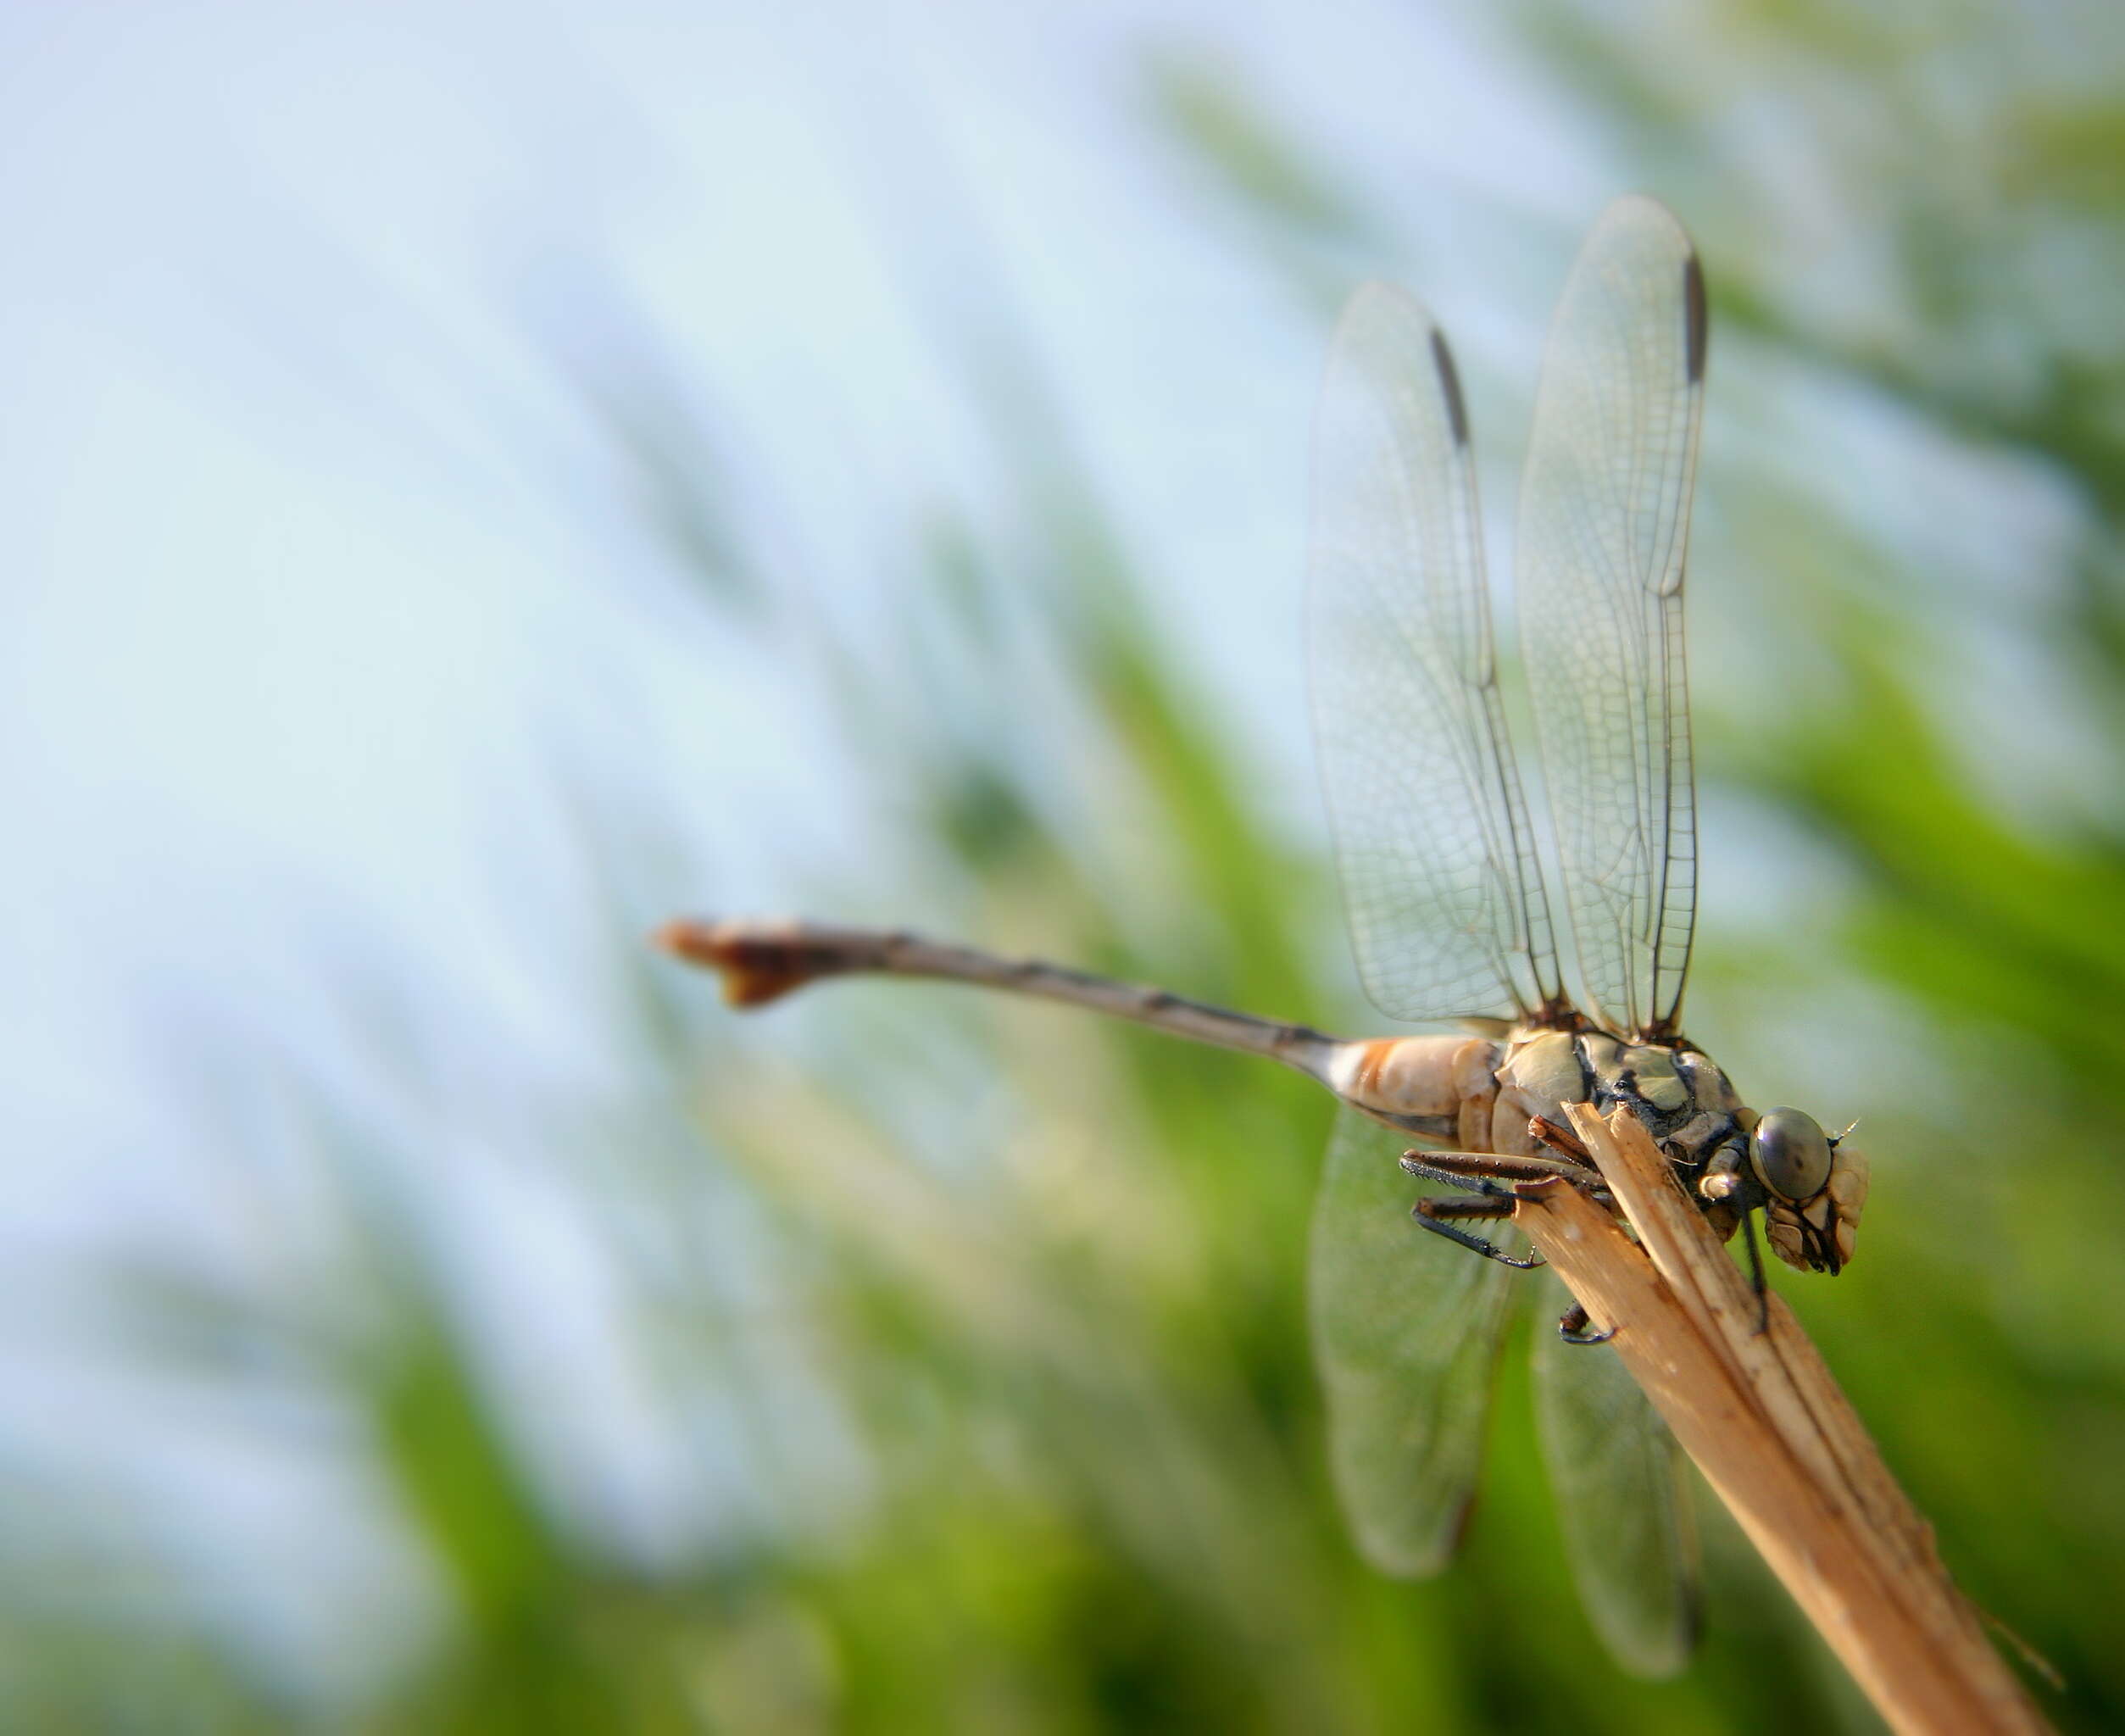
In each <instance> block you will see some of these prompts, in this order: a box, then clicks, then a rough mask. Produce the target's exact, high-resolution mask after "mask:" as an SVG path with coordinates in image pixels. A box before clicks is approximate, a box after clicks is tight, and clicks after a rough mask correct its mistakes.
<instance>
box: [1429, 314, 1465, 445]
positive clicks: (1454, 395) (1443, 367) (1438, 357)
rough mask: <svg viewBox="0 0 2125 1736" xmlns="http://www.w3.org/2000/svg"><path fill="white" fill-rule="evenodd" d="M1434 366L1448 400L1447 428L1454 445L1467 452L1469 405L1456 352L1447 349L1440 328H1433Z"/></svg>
mask: <svg viewBox="0 0 2125 1736" xmlns="http://www.w3.org/2000/svg"><path fill="white" fill-rule="evenodd" d="M1431 339H1432V367H1433V368H1434V369H1435V370H1437V371H1438V388H1439V390H1440V392H1443V393H1444V394H1445V398H1446V421H1447V426H1449V428H1451V429H1452V430H1453V433H1454V444H1455V445H1456V446H1458V447H1460V448H1462V449H1463V450H1466V448H1467V446H1468V405H1467V403H1466V402H1465V401H1464V400H1463V398H1462V397H1461V376H1460V372H1459V371H1458V370H1456V369H1455V366H1454V352H1453V351H1452V350H1450V349H1449V348H1447V345H1446V334H1445V333H1444V331H1440V330H1439V329H1438V326H1436V325H1434V326H1432V328H1431Z"/></svg>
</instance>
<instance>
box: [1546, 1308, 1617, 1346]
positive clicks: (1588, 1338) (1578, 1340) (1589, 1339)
mask: <svg viewBox="0 0 2125 1736" xmlns="http://www.w3.org/2000/svg"><path fill="white" fill-rule="evenodd" d="M1593 1324H1594V1321H1593V1319H1592V1317H1591V1316H1588V1313H1587V1310H1586V1308H1585V1306H1584V1305H1583V1304H1581V1303H1577V1302H1574V1303H1573V1304H1572V1305H1571V1306H1570V1307H1569V1308H1567V1309H1566V1310H1565V1311H1564V1313H1563V1315H1562V1316H1560V1318H1559V1320H1558V1321H1557V1336H1558V1337H1559V1338H1562V1339H1563V1340H1564V1341H1565V1343H1566V1344H1607V1343H1608V1341H1609V1340H1610V1338H1614V1337H1615V1336H1616V1328H1615V1327H1610V1328H1609V1329H1608V1330H1607V1331H1606V1332H1605V1333H1590V1332H1588V1330H1587V1328H1588V1327H1590V1326H1592V1325H1593Z"/></svg>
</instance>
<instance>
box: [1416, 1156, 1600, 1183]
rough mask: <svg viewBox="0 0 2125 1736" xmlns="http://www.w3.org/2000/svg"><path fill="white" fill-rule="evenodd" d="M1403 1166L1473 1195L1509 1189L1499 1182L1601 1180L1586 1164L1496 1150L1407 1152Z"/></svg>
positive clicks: (1428, 1178)
mask: <svg viewBox="0 0 2125 1736" xmlns="http://www.w3.org/2000/svg"><path fill="white" fill-rule="evenodd" d="M1402 1167H1403V1168H1404V1169H1405V1170H1407V1171H1409V1172H1410V1174H1411V1175H1413V1176H1422V1177H1425V1178H1426V1179H1427V1180H1428V1181H1433V1182H1447V1183H1449V1185H1450V1186H1453V1187H1456V1188H1462V1189H1464V1190H1466V1192H1468V1193H1471V1194H1499V1193H1503V1192H1504V1191H1505V1189H1504V1188H1500V1187H1499V1185H1498V1183H1499V1182H1548V1181H1554V1180H1556V1179H1559V1178H1561V1179H1563V1180H1565V1181H1567V1182H1571V1183H1572V1184H1573V1185H1574V1186H1576V1187H1580V1188H1589V1187H1594V1186H1598V1185H1599V1181H1600V1177H1599V1173H1598V1172H1597V1171H1594V1169H1593V1168H1592V1167H1590V1166H1588V1165H1586V1164H1583V1163H1571V1162H1567V1161H1565V1160H1562V1159H1559V1158H1554V1157H1507V1156H1505V1155H1501V1154H1499V1153H1498V1152H1494V1151H1405V1152H1404V1153H1403V1154H1402ZM1471 1184H1478V1185H1471ZM1480 1184H1488V1185H1480Z"/></svg>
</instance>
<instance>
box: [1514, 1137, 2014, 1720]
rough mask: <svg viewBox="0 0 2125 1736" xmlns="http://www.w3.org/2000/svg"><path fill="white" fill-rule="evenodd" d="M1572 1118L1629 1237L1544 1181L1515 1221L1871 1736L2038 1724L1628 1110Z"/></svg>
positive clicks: (1871, 1464)
mask: <svg viewBox="0 0 2125 1736" xmlns="http://www.w3.org/2000/svg"><path fill="white" fill-rule="evenodd" d="M1570 1113H1571V1122H1572V1126H1573V1127H1574V1129H1575V1130H1576V1131H1577V1133H1578V1135H1579V1138H1581V1139H1582V1140H1583V1141H1584V1142H1585V1143H1586V1146H1587V1149H1588V1150H1590V1151H1591V1152H1592V1153H1593V1154H1594V1160H1595V1162H1596V1163H1597V1164H1599V1166H1600V1169H1601V1173H1602V1174H1603V1176H1604V1177H1606V1178H1607V1181H1608V1184H1609V1187H1610V1189H1611V1190H1612V1191H1613V1192H1614V1193H1615V1194H1616V1199H1617V1200H1618V1201H1619V1202H1620V1203H1621V1205H1622V1209H1623V1211H1624V1213H1625V1215H1626V1216H1627V1217H1628V1218H1629V1220H1630V1222H1631V1226H1632V1227H1633V1229H1634V1230H1636V1231H1637V1232H1638V1242H1637V1243H1633V1241H1632V1240H1631V1239H1630V1238H1629V1237H1627V1235H1625V1234H1624V1233H1623V1232H1622V1229H1621V1228H1620V1227H1618V1226H1617V1225H1616V1222H1615V1221H1614V1220H1613V1219H1612V1218H1610V1216H1607V1215H1606V1214H1605V1212H1604V1211H1603V1210H1601V1209H1600V1208H1599V1206H1597V1205H1594V1202H1593V1201H1591V1200H1590V1199H1588V1197H1587V1196H1586V1195H1585V1194H1583V1193H1582V1192H1581V1191H1579V1190H1578V1189H1577V1188H1572V1187H1571V1186H1569V1185H1567V1184H1566V1183H1564V1182H1534V1183H1530V1184H1527V1185H1523V1186H1522V1187H1521V1188H1520V1190H1519V1192H1520V1196H1521V1204H1520V1206H1519V1208H1518V1210H1517V1212H1516V1219H1517V1221H1518V1222H1519V1223H1520V1224H1521V1227H1523V1228H1524V1229H1525V1230H1526V1231H1527V1233H1528V1234H1529V1236H1531V1237H1532V1238H1533V1240H1534V1243H1535V1245H1536V1246H1537V1247H1538V1248H1539V1249H1541V1250H1542V1253H1543V1255H1544V1258H1546V1259H1547V1260H1549V1263H1550V1264H1551V1265H1552V1266H1555V1267H1556V1269H1557V1271H1558V1273H1559V1275H1560V1277H1562V1278H1563V1279H1564V1281H1565V1283H1566V1284H1567V1285H1569V1286H1570V1287H1571V1293H1572V1294H1573V1295H1575V1296H1576V1297H1577V1298H1578V1299H1579V1301H1580V1302H1581V1303H1582V1304H1583V1305H1584V1306H1585V1307H1586V1309H1587V1311H1588V1313H1589V1314H1591V1315H1592V1316H1594V1321H1595V1323H1596V1324H1597V1325H1599V1326H1601V1327H1613V1328H1614V1329H1615V1333H1616V1338H1615V1344H1614V1348H1615V1349H1616V1354H1617V1355H1620V1356H1622V1359H1623V1362H1624V1366H1626V1367H1627V1368H1628V1369H1629V1370H1630V1372H1631V1375H1632V1377H1633V1378H1634V1379H1635V1380H1636V1381H1637V1382H1638V1384H1639V1386H1641V1387H1642V1388H1644V1391H1645V1394H1646V1396H1647V1397H1648V1398H1649V1399H1651V1400H1652V1403H1653V1405H1654V1406H1655V1409H1657V1410H1658V1411H1660V1413H1661V1416H1663V1417H1665V1418H1666V1422H1667V1425H1668V1427H1670V1428H1671V1429H1672V1430H1673V1431H1674V1433H1675V1438H1676V1439H1677V1440H1678V1441H1680V1442H1681V1443H1682V1444H1683V1450H1684V1451H1686V1452H1687V1453H1688V1455H1690V1457H1691V1458H1692V1459H1694V1461H1696V1462H1697V1467H1698V1469H1699V1470H1700V1471H1702V1472H1704V1473H1705V1480H1706V1481H1707V1482H1708V1483H1711V1486H1712V1488H1713V1489H1714V1490H1715V1491H1716V1493H1717V1494H1718V1496H1719V1498H1720V1499H1721V1500H1722V1501H1724V1502H1725V1503H1726V1504H1727V1508H1728V1510H1729V1511H1731V1512H1732V1513H1733V1516H1734V1517H1735V1518H1736V1519H1738V1521H1740V1522H1741V1527H1742V1529H1743V1530H1744V1531H1745V1532H1747V1533H1749V1537H1750V1540H1751V1541H1752V1542H1754V1543H1755V1545H1756V1548H1757V1549H1758V1550H1760V1551H1761V1553H1762V1555H1763V1557H1764V1559H1765V1560H1766V1561H1768V1562H1769V1563H1770V1564H1771V1568H1772V1572H1775V1573H1776V1574H1777V1576H1778V1577H1779V1578H1780V1579H1781V1580H1783V1582H1784V1583H1785V1586H1786V1589H1787V1590H1788V1591H1789V1592H1791V1593H1792V1594H1793V1597H1794V1601H1795V1602H1797V1603H1798V1604H1799V1605H1800V1608H1801V1610H1802V1611H1803V1612H1804V1613H1805V1615H1806V1616H1807V1617H1808V1619H1809V1620H1810V1621H1811V1622H1814V1623H1815V1625H1816V1628H1817V1629H1818V1630H1819V1631H1820V1632H1821V1633H1822V1637H1823V1638H1824V1639H1826V1640H1827V1641H1828V1642H1829V1644H1830V1647H1831V1649H1832V1650H1833V1651H1835V1652H1836V1653H1837V1655H1838V1656H1839V1658H1841V1659H1842V1660H1844V1665H1845V1667H1846V1668H1847V1669H1849V1670H1850V1671H1851V1672H1852V1674H1853V1677H1854V1678H1855V1679H1856V1680H1857V1681H1858V1683H1859V1684H1860V1686H1861V1689H1864V1690H1865V1692H1866V1695H1867V1697H1868V1698H1869V1699H1870V1700H1872V1701H1873V1702H1874V1705H1875V1707H1876V1709H1877V1710H1878V1711H1880V1712H1881V1714H1882V1716H1883V1717H1884V1718H1885V1719H1887V1720H1888V1721H1889V1724H1890V1726H1891V1727H1892V1728H1895V1729H1897V1730H1900V1731H1908V1732H1928V1733H1936V1732H1959V1733H1960V1732H1964V1731H2041V1730H2044V1729H2048V1728H2050V1727H2049V1726H2048V1725H2047V1724H2046V1723H2045V1722H2044V1719H2043V1717H2041V1716H2040V1715H2039V1712H2038V1711H2037V1709H2036V1706H2035V1705H2034V1704H2033V1701H2032V1700H2030V1698H2029V1696H2028V1694H2027V1693H2025V1692H2024V1691H2023V1689H2022V1684H2021V1683H2020V1682H2019V1681H2017V1679H2016V1678H2015V1677H2014V1675H2013V1674H2012V1673H2011V1672H2010V1671H2009V1669H2008V1668H2007V1666H2006V1665H2005V1662H2004V1661H2002V1659H2001V1658H2000V1655H1999V1653H1998V1652H1996V1651H1995V1650H1994V1649H1993V1646H1992V1644H1991V1642H1990V1640H1989V1638H1988V1637H1987V1635H1986V1633H1985V1629H1984V1625H1983V1620H1982V1618H1981V1617H1980V1616H1979V1615H1978V1611H1977V1609H1976V1607H1975V1606H1974V1605H1972V1604H1971V1603H1970V1601H1969V1600H1967V1599H1966V1598H1965V1597H1964V1596H1963V1594H1961V1592H1960V1591H1958V1590H1957V1589H1955V1583H1954V1581H1953V1580H1951V1579H1950V1577H1949V1576H1948V1572H1947V1570H1946V1568H1944V1566H1942V1565H1941V1561H1940V1557H1939V1554H1938V1553H1937V1552H1936V1551H1935V1550H1934V1547H1933V1529H1932V1527H1930V1526H1929V1525H1928V1524H1927V1522H1925V1521H1924V1520H1923V1519H1922V1518H1920V1517H1919V1516H1918V1514H1917V1512H1916V1511H1915V1510H1914V1509H1913V1508H1912V1506H1911V1503H1910V1501H1909V1500H1907V1499H1906V1498H1905V1494H1904V1492H1903V1491H1902V1490H1901V1489H1900V1488H1898V1487H1897V1486H1896V1483H1895V1479H1894V1478H1893V1477H1891V1476H1890V1475H1889V1470H1888V1467H1887V1466H1884V1465H1883V1463H1882V1459H1881V1455H1880V1454H1879V1453H1878V1452H1877V1450H1876V1449H1875V1446H1874V1444H1873V1442H1872V1440H1871V1439H1870V1438H1868V1436H1867V1433H1866V1429H1865V1428H1864V1427H1861V1423H1860V1420H1859V1418H1858V1416H1856V1415H1855V1413H1854V1411H1853V1410H1852V1407H1851V1405H1850V1404H1848V1403H1847V1402H1846V1400H1845V1398H1844V1394H1843V1393H1841V1392H1839V1390H1838V1386H1837V1383H1836V1382H1835V1381H1833V1379H1832V1378H1831V1377H1830V1372H1829V1371H1828V1369H1827V1368H1826V1367H1825V1366H1823V1363H1822V1358H1821V1357H1820V1356H1819V1355H1817V1354H1816V1349H1815V1346H1814V1345H1813V1344H1811V1343H1810V1342H1809V1340H1808V1338H1807V1335H1806V1334H1805V1333H1803V1332H1802V1331H1801V1330H1800V1326H1799V1325H1798V1324H1797V1323H1796V1322H1795V1321H1794V1318H1793V1316H1792V1315H1791V1313H1789V1312H1788V1310H1787V1309H1786V1307H1785V1305H1784V1304H1783V1302H1782V1301H1780V1300H1779V1299H1778V1298H1777V1296H1775V1295H1774V1296H1772V1297H1771V1298H1770V1299H1769V1301H1770V1320H1769V1324H1768V1326H1767V1327H1763V1328H1761V1329H1760V1327H1759V1324H1758V1322H1759V1318H1760V1316H1759V1310H1758V1302H1757V1298H1756V1294H1755V1290H1754V1289H1753V1288H1751V1286H1750V1283H1749V1282H1748V1280H1747V1279H1746V1278H1745V1277H1743V1275H1742V1273H1741V1271H1739V1269H1738V1267H1737V1266H1736V1265H1735V1264H1734V1262H1733V1260H1732V1259H1731V1258H1730V1257H1729V1256H1728V1255H1727V1251H1726V1249H1724V1247H1722V1245H1721V1244H1720V1242H1719V1240H1718V1238H1716V1236H1715V1235H1714V1234H1713V1232H1712V1231H1711V1228H1710V1227H1709V1226H1708V1225H1707V1224H1706V1222H1705V1215H1704V1213H1703V1212H1702V1211H1701V1210H1699V1209H1698V1207H1697V1206H1696V1205H1694V1204H1693V1203H1692V1202H1691V1200H1690V1199H1689V1197H1688V1195H1687V1194H1684V1193H1683V1190H1682V1188H1681V1187H1680V1186H1678V1185H1677V1182H1676V1181H1675V1179H1674V1177H1673V1174H1672V1171H1671V1169H1670V1167H1669V1166H1668V1164H1667V1163H1666V1160H1664V1159H1663V1158H1662V1157H1661V1155H1660V1153H1659V1151H1658V1150H1657V1149H1655V1147H1654V1144H1653V1141H1652V1138H1651V1137H1650V1136H1649V1134H1648V1133H1647V1132H1646V1131H1645V1129H1644V1127H1642V1126H1641V1125H1640V1124H1639V1123H1638V1121H1636V1120H1635V1119H1634V1118H1633V1116H1631V1115H1630V1114H1629V1113H1628V1112H1627V1110H1618V1111H1617V1112H1616V1114H1614V1115H1613V1116H1609V1117H1607V1118H1606V1119H1604V1118H1603V1117H1602V1116H1600V1115H1599V1114H1598V1113H1597V1112H1596V1111H1595V1110H1594V1109H1593V1108H1592V1107H1591V1106H1588V1105H1577V1106H1575V1107H1573V1108H1572V1109H1571V1111H1570Z"/></svg>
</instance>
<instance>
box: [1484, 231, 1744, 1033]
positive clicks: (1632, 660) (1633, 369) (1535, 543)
mask: <svg viewBox="0 0 2125 1736" xmlns="http://www.w3.org/2000/svg"><path fill="white" fill-rule="evenodd" d="M1704 364H1705V291H1704V280H1703V278H1702V276H1701V275H1699V270H1698V266H1697V256H1696V254H1695V253H1694V252H1693V251H1692V249H1691V248H1690V244H1689V237H1688V236H1687V235H1685V234H1684V233H1683V228H1682V225H1680V224H1679V223H1677V221H1676V220H1675V219H1674V217H1673V215H1672V214H1670V213H1669V212H1668V211H1667V209H1666V208H1665V207H1663V206H1661V205H1659V204H1656V203H1654V202H1653V201H1652V200H1650V199H1644V198H1626V199H1619V200H1617V201H1616V203H1614V204H1613V205H1611V206H1610V207H1609V209H1607V210H1606V211H1605V212H1604V213H1603V214H1602V216H1601V220H1600V221H1599V223H1598V224H1596V225H1595V226H1594V233H1593V234H1592V235H1591V236H1588V240H1587V243H1586V246H1585V247H1584V248H1583V249H1582V250H1581V252H1580V254H1579V258H1578V262H1577V264H1575V265H1574V266H1573V267H1572V269H1571V277H1570V279H1569V281H1567V282H1566V285H1565V291H1564V298H1563V300H1562V301H1561V302H1560V303H1559V305H1558V308H1557V314H1556V319H1555V323H1554V324H1553V325H1552V326H1551V328H1550V334H1549V350H1548V353H1547V354H1546V355H1545V357H1544V362H1543V370H1542V386H1541V389H1540V391H1539V392H1538V394H1537V397H1536V401H1535V418H1534V430H1533V434H1532V436H1531V437H1530V439H1529V443H1528V448H1527V471H1526V475H1525V478H1524V480H1523V481H1522V483H1521V492H1520V520H1519V526H1520V528H1519V563H1520V565H1519V576H1520V585H1519V595H1520V626H1521V639H1522V642H1523V643H1524V644H1525V645H1526V647H1527V670H1528V679H1529V682H1530V683H1531V685H1532V688H1533V703H1534V711H1535V722H1536V726H1537V728H1538V733H1539V735H1540V737H1541V741H1542V750H1543V776H1544V782H1545V783H1546V785H1547V787H1548V789H1549V804H1550V810H1551V812H1552V813H1553V814H1554V815H1555V821H1556V832H1557V851H1558V856H1559V859H1560V862H1561V864H1562V865H1563V869H1564V895H1565V902H1566V905H1567V907H1568V908H1569V910H1570V911H1571V926H1572V931H1573V933H1574V936H1575V938H1576V939H1577V950H1578V958H1579V971H1580V976H1581V979H1582V984H1581V986H1582V987H1583V989H1584V991H1585V994H1584V998H1583V999H1584V1003H1585V1010H1587V1011H1588V1013H1590V1014H1592V1015H1594V1017H1596V1018H1598V1019H1599V1020H1600V1021H1602V1022H1603V1023H1604V1024H1605V1025H1606V1026H1608V1027H1610V1029H1611V1030H1613V1031H1615V1032H1617V1033H1618V1034H1620V1035H1634V1034H1638V1033H1644V1034H1648V1035H1654V1036H1659V1035H1663V1034H1666V1033H1667V1032H1671V1031H1672V1028H1673V1026H1674V1021H1675V1018H1676V1015H1677V1010H1678V1008H1679V1006H1680V1004H1681V1001H1682V995H1683V977H1684V974H1685V973H1686V971H1688V965H1689V941H1690V927H1691V924H1692V922H1693V921H1694V917H1695V914H1696V902H1697V859H1696V826H1697V822H1696V806H1695V804H1696V796H1695V786H1694V782H1693V779H1692V775H1691V769H1690V742H1689V693H1688V681H1687V678H1686V675H1685V671H1684V668H1683V554H1684V551H1685V547H1686V545H1687V542H1688V532H1689V501H1690V490H1691V487H1692V484H1693V482H1694V478H1695V475H1696V469H1697V426H1698V411H1699V405H1700V403H1702V400H1703V396H1704Z"/></svg>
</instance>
